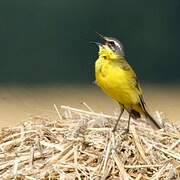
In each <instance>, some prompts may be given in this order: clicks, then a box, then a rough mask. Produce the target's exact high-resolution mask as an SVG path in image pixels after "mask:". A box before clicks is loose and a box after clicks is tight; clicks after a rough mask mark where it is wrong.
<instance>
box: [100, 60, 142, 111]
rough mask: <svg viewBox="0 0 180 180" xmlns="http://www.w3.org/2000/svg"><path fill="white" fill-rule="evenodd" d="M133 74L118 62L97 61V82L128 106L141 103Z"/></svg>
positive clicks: (109, 93)
mask: <svg viewBox="0 0 180 180" xmlns="http://www.w3.org/2000/svg"><path fill="white" fill-rule="evenodd" d="M133 81H134V79H132V75H131V73H130V72H128V71H127V70H124V69H122V68H121V67H120V66H118V65H117V64H116V63H109V62H107V61H104V62H103V61H99V62H98V61H97V62H96V82H97V84H98V86H100V87H101V88H102V89H103V91H104V92H105V93H106V94H107V95H109V96H111V97H112V98H113V99H114V100H116V101H118V102H119V103H120V104H122V105H124V106H125V107H126V108H133V107H134V106H136V105H137V104H138V103H139V95H138V93H137V88H136V87H135V82H133Z"/></svg>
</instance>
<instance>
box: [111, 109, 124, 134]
mask: <svg viewBox="0 0 180 180" xmlns="http://www.w3.org/2000/svg"><path fill="white" fill-rule="evenodd" d="M123 112H124V107H121V111H120V113H119V117H118V119H117V121H116V124H115V126H114V128H113V130H112V132H115V131H116V128H117V125H118V123H119V120H120V119H121V116H122V114H123Z"/></svg>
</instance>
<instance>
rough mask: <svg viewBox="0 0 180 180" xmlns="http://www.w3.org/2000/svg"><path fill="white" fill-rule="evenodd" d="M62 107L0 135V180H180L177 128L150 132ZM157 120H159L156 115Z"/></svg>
mask: <svg viewBox="0 0 180 180" xmlns="http://www.w3.org/2000/svg"><path fill="white" fill-rule="evenodd" d="M84 105H85V107H86V108H87V109H88V110H87V111H84V110H81V109H75V108H71V107H67V106H62V107H61V109H60V111H59V110H58V108H57V107H56V106H55V105H54V107H55V110H56V111H57V114H58V119H57V120H50V119H48V118H44V117H33V118H30V119H29V120H27V121H26V122H23V123H21V124H19V125H18V126H16V127H13V128H4V129H2V130H1V131H0V179H27V180H35V179H62V180H73V179H77V180H81V179H83V180H84V179H92V180H96V179H101V180H103V179H104V180H105V179H122V180H128V179H130V180H131V179H136V180H140V179H151V180H152V179H154V180H156V179H165V180H169V179H180V125H178V124H172V123H169V122H165V124H164V126H165V128H164V129H161V130H158V131H155V130H153V129H152V128H151V127H150V126H148V125H147V124H146V122H145V121H144V120H143V119H141V120H137V121H133V120H132V121H131V126H130V133H129V134H127V133H126V132H125V127H126V125H127V119H126V118H123V119H122V120H121V122H120V124H119V127H118V130H117V131H116V132H115V133H112V131H111V129H112V127H113V125H114V124H115V119H116V118H117V117H114V116H109V115H105V114H99V113H95V112H94V111H93V110H92V109H91V108H90V107H89V106H88V105H87V104H86V103H84ZM157 117H159V121H161V119H160V116H159V114H158V116H157Z"/></svg>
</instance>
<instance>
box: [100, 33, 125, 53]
mask: <svg viewBox="0 0 180 180" xmlns="http://www.w3.org/2000/svg"><path fill="white" fill-rule="evenodd" d="M103 39H104V40H105V45H107V46H109V48H111V49H112V50H113V51H114V52H116V53H119V54H120V55H122V56H125V53H124V48H123V45H122V43H121V42H120V41H119V40H117V39H116V38H113V37H104V36H103Z"/></svg>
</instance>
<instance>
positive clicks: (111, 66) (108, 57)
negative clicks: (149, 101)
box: [93, 33, 162, 132]
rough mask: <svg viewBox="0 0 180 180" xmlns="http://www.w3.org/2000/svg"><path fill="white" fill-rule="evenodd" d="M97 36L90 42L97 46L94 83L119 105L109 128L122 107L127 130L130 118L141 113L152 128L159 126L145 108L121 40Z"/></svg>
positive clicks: (138, 85)
mask: <svg viewBox="0 0 180 180" xmlns="http://www.w3.org/2000/svg"><path fill="white" fill-rule="evenodd" d="M98 35H99V36H100V37H101V39H102V42H101V43H100V42H93V43H95V44H97V45H98V47H99V52H98V58H97V60H96V62H95V79H96V80H95V82H96V84H97V85H98V86H99V87H100V88H101V89H102V90H103V91H104V92H105V94H107V95H108V96H110V97H111V98H112V99H114V100H115V101H117V102H118V104H119V106H120V113H119V116H118V119H117V121H116V123H115V126H114V128H113V129H112V131H113V132H115V131H116V130H117V126H118V123H119V121H120V119H121V117H122V114H123V112H124V110H126V111H127V112H128V114H129V116H128V124H127V128H126V130H127V132H129V127H130V119H131V118H133V119H138V118H140V117H141V116H144V117H145V118H146V119H147V120H150V121H149V122H151V125H152V127H153V128H155V129H161V128H162V125H161V124H160V122H158V121H156V120H155V119H154V118H153V117H152V116H151V115H150V113H149V112H148V110H147V106H146V103H145V101H144V98H143V94H142V90H141V87H140V84H139V81H138V78H137V76H136V73H135V72H134V70H133V69H132V67H131V66H130V65H129V64H128V62H127V60H126V57H125V53H124V47H123V45H122V43H121V42H120V41H119V40H118V39H116V38H113V37H106V36H103V35H101V34H99V33H98Z"/></svg>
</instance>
